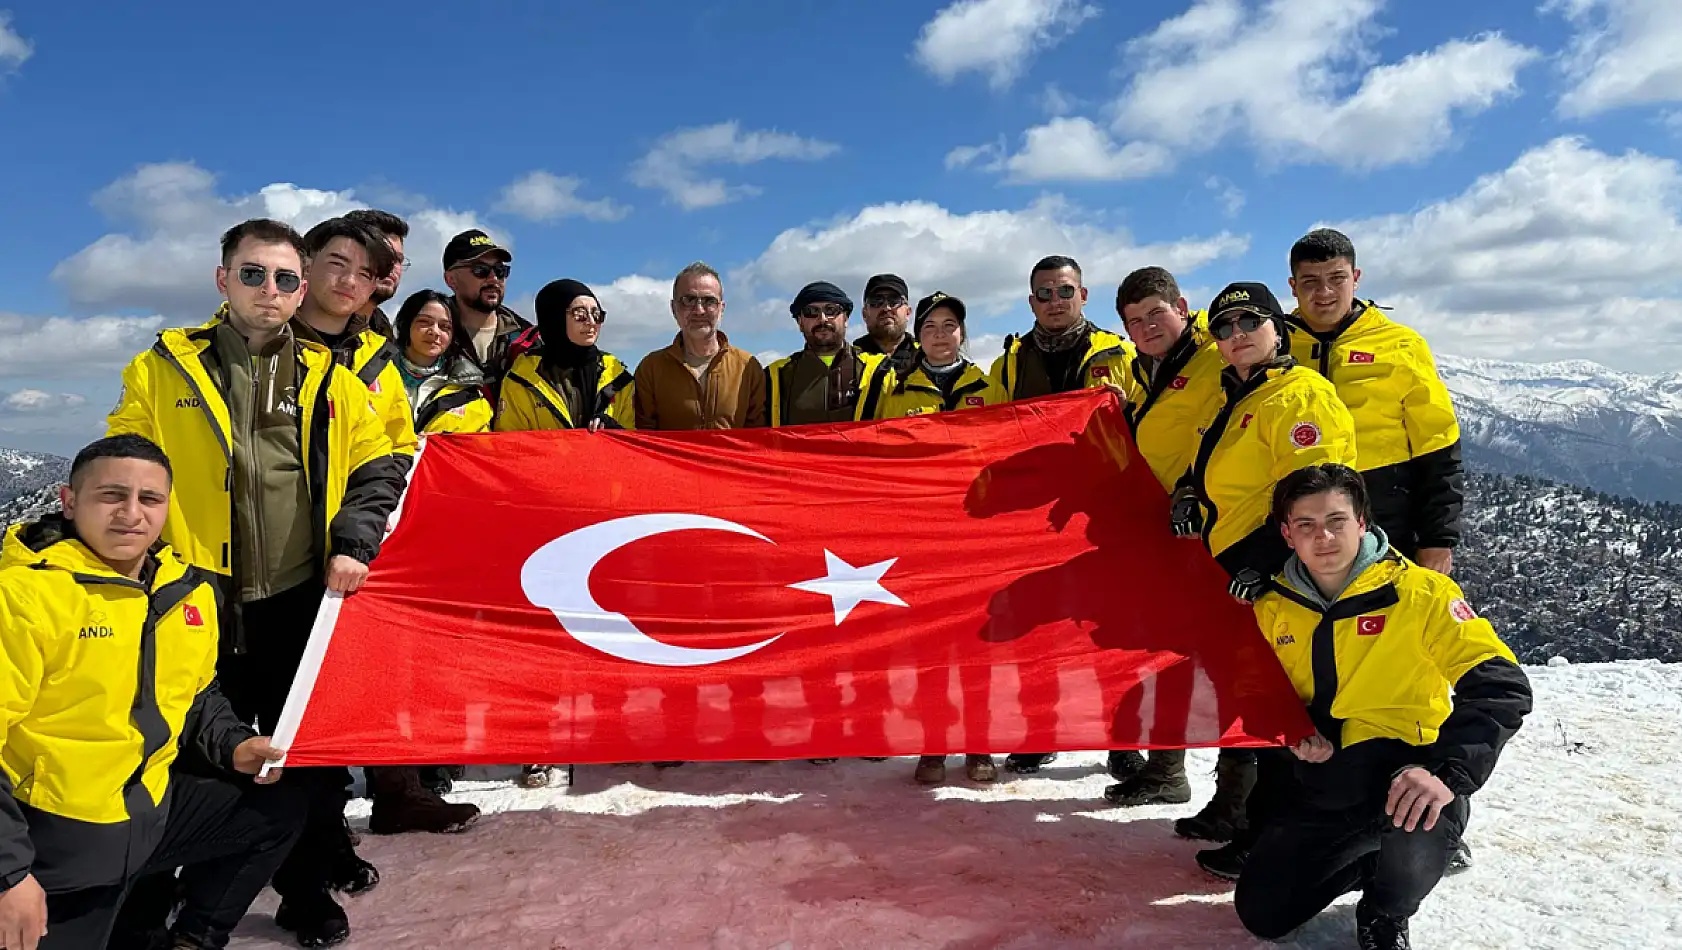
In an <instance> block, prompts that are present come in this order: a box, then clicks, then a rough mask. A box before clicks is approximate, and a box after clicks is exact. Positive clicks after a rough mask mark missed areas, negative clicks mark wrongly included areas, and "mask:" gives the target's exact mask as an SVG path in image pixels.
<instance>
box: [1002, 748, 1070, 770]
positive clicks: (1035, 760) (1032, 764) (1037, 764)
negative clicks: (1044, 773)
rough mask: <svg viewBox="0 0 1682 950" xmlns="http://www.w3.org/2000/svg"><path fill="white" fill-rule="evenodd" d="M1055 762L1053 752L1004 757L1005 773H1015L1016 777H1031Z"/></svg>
mask: <svg viewBox="0 0 1682 950" xmlns="http://www.w3.org/2000/svg"><path fill="white" fill-rule="evenodd" d="M1055 761H1057V753H1055V752H1012V753H1011V754H1009V755H1007V756H1005V771H1006V772H1015V773H1016V774H1017V775H1033V774H1034V773H1035V772H1038V771H1039V770H1040V769H1041V768H1043V767H1045V766H1047V765H1050V764H1051V763H1053V762H1055Z"/></svg>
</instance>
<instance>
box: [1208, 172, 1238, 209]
mask: <svg viewBox="0 0 1682 950" xmlns="http://www.w3.org/2000/svg"><path fill="white" fill-rule="evenodd" d="M1203 187H1205V188H1207V189H1209V190H1210V191H1212V192H1214V194H1215V200H1216V201H1218V202H1220V204H1221V211H1222V212H1224V213H1225V214H1226V216H1227V217H1229V218H1235V217H1237V216H1238V212H1240V211H1243V210H1244V202H1245V200H1246V199H1245V196H1244V189H1242V188H1239V187H1238V186H1237V185H1235V184H1233V183H1232V182H1230V181H1227V180H1226V179H1225V178H1222V177H1221V176H1219V175H1211V176H1209V178H1208V179H1207V180H1205V181H1204V182H1203Z"/></svg>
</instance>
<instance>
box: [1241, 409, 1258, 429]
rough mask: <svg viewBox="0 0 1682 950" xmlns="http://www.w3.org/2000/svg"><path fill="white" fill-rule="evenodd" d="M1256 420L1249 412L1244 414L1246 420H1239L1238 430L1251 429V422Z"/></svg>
mask: <svg viewBox="0 0 1682 950" xmlns="http://www.w3.org/2000/svg"><path fill="white" fill-rule="evenodd" d="M1254 418H1255V416H1253V415H1251V414H1250V413H1248V412H1246V413H1244V418H1242V419H1240V420H1238V428H1240V429H1248V428H1249V427H1250V420H1251V419H1254Z"/></svg>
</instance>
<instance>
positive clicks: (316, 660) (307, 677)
mask: <svg viewBox="0 0 1682 950" xmlns="http://www.w3.org/2000/svg"><path fill="white" fill-rule="evenodd" d="M425 451H426V437H425V436H421V438H420V444H419V445H418V446H417V447H416V448H415V458H414V461H413V462H412V463H411V464H410V465H409V472H408V474H407V475H406V476H404V479H403V494H401V495H399V496H398V497H397V507H395V508H393V509H392V510H391V517H389V518H387V519H386V525H385V533H386V537H387V538H389V537H391V533H392V532H393V531H396V530H397V522H398V521H400V520H402V517H403V505H404V504H405V503H406V502H407V501H408V500H409V486H410V485H412V484H414V480H415V471H416V470H417V469H419V468H420V462H421V454H422V453H424V452H425ZM344 602H345V595H344V594H341V593H339V592H338V591H332V590H330V591H328V592H327V594H326V596H324V597H322V598H321V609H320V610H318V611H316V615H315V624H314V625H313V626H311V627H310V639H309V643H307V644H305V646H304V655H303V658H302V659H300V660H299V661H298V673H297V675H296V676H294V677H293V678H292V688H291V689H290V690H288V691H287V693H286V705H285V706H283V707H282V708H281V710H280V720H279V721H278V722H276V723H275V727H274V732H273V734H272V735H271V736H270V740H271V741H272V742H273V743H274V744H275V746H276V747H277V748H281V749H288V748H291V746H292V740H293V739H295V738H297V735H298V726H299V725H301V724H302V723H303V721H304V712H305V711H306V710H307V709H308V708H309V703H310V697H311V696H313V695H315V680H316V677H317V676H319V675H320V674H321V661H322V660H323V659H325V658H326V657H327V648H328V647H329V646H331V645H332V642H333V631H334V630H335V629H336V628H337V627H338V625H339V608H341V607H342V606H344ZM285 765H286V758H285V757H284V756H283V757H281V759H280V760H279V761H276V762H265V763H263V768H262V771H260V772H258V773H257V774H258V776H259V777H266V776H267V775H268V774H269V772H270V771H272V770H274V769H278V768H284V767H285Z"/></svg>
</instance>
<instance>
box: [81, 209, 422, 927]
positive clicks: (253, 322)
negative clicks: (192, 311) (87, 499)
mask: <svg viewBox="0 0 1682 950" xmlns="http://www.w3.org/2000/svg"><path fill="white" fill-rule="evenodd" d="M380 246H381V247H382V248H383V247H384V245H383V244H381V245H380ZM305 256H306V255H305V250H304V241H303V238H302V237H300V236H299V235H298V232H296V231H294V230H293V229H292V228H291V227H289V226H287V225H285V224H282V223H280V222H278V221H271V220H267V219H254V220H251V221H246V222H244V223H241V224H238V225H235V226H234V227H232V228H230V229H229V230H228V231H227V233H225V234H224V235H223V236H222V263H221V265H220V266H218V267H217V268H216V286H217V288H218V289H219V290H221V291H222V293H223V294H224V296H225V297H226V298H227V304H226V307H225V310H224V316H222V317H221V318H220V319H218V320H215V321H213V322H211V323H210V324H207V325H205V326H201V327H195V328H191V329H169V330H164V331H162V332H161V333H160V334H159V335H158V342H157V344H156V345H154V346H153V347H152V348H151V349H150V350H148V351H147V352H144V353H142V354H140V355H139V356H137V357H135V358H134V360H133V361H132V362H130V363H129V365H128V367H127V368H126V369H125V370H124V371H123V393H122V396H121V397H120V399H119V400H118V404H117V407H116V408H115V409H114V410H113V411H112V412H111V415H110V417H109V418H108V420H107V428H108V434H111V435H120V434H125V433H133V434H136V435H142V436H145V437H146V438H149V439H151V440H152V441H153V442H156V443H157V444H158V445H159V446H161V447H162V448H163V450H164V451H165V452H167V453H169V456H170V457H171V458H172V459H174V460H175V462H176V464H177V472H176V485H175V489H176V490H175V491H174V492H173V494H172V495H171V499H170V508H169V518H168V520H167V521H166V522H165V524H164V532H163V535H164V538H165V539H166V540H167V541H168V542H169V544H170V546H171V547H173V548H174V549H175V550H176V551H177V552H178V554H179V556H180V557H181V558H182V559H183V560H185V561H187V562H188V563H190V564H193V565H195V566H197V567H200V568H203V569H204V570H207V571H210V572H212V573H213V574H214V575H216V579H217V581H218V583H219V585H220V586H222V588H223V590H224V591H225V593H226V597H225V602H226V604H227V607H226V608H225V613H226V614H227V616H226V617H225V618H224V622H223V630H222V638H221V649H222V654H223V656H222V664H221V674H222V683H223V689H224V692H225V693H226V695H227V697H228V700H229V702H231V703H232V704H233V707H234V710H235V711H236V712H237V713H239V715H240V717H241V718H242V719H245V720H246V721H247V722H255V723H257V725H258V727H259V728H261V729H264V730H268V729H272V728H273V726H274V724H275V723H276V722H277V721H278V719H279V717H280V710H281V708H282V707H283V706H284V705H285V702H286V695H287V692H288V691H289V690H290V689H291V685H292V680H293V677H294V676H295V674H296V672H297V669H298V665H299V663H300V662H301V660H302V658H303V653H304V647H305V645H306V644H307V643H308V641H309V634H310V629H311V627H312V626H313V625H314V623H315V617H316V613H317V611H318V609H319V607H320V604H321V600H322V596H323V594H324V593H325V591H327V590H332V591H336V592H338V593H341V594H350V593H353V592H354V591H356V590H357V589H358V588H360V587H361V586H362V583H363V581H364V580H365V579H366V578H367V576H368V565H369V563H371V562H372V561H373V559H374V557H375V556H376V555H377V554H378V553H379V550H380V543H381V541H382V540H383V539H384V537H385V526H386V520H387V518H388V517H389V515H390V514H391V511H392V509H393V508H394V507H396V505H397V500H398V498H399V497H400V496H401V494H402V491H403V484H404V473H405V466H404V464H403V463H401V462H400V461H398V460H397V459H396V458H394V457H393V456H392V445H391V440H390V439H389V438H388V437H387V436H386V433H385V429H384V427H383V426H382V424H381V420H380V418H379V417H378V416H377V415H376V414H375V413H374V410H373V408H372V406H370V404H369V399H368V388H367V386H366V385H365V384H364V383H362V382H361V381H360V380H358V379H357V378H356V377H355V376H354V375H353V374H352V373H351V372H350V371H349V370H348V369H345V368H344V367H342V366H339V365H337V364H335V363H334V362H333V355H332V353H331V352H329V351H328V350H327V348H326V347H324V346H322V345H321V344H319V343H315V342H313V341H310V340H304V339H300V338H299V336H298V335H297V334H295V333H294V332H293V328H294V324H293V323H292V317H293V315H294V314H295V313H296V311H297V309H298V306H299V304H300V303H301V301H302V299H303V297H304V295H305V293H306V291H307V289H308V288H307V286H306V284H305V281H304V278H303V273H304V259H305ZM288 781H290V782H293V783H297V784H300V785H302V786H303V787H304V793H305V794H307V795H308V796H309V797H310V799H311V800H310V818H309V820H308V821H307V822H306V825H305V830H304V832H303V834H302V836H301V837H300V838H299V841H298V844H297V845H296V846H295V847H294V848H293V849H292V853H291V855H289V856H288V859H287V861H286V863H285V864H284V865H283V866H282V868H281V869H280V871H279V872H277V873H276V875H275V881H274V883H275V888H276V890H278V891H279V892H280V894H281V896H282V900H281V905H280V909H279V911H278V912H277V914H276V916H275V920H276V922H277V923H278V924H280V926H282V927H283V928H285V929H288V930H292V931H294V932H295V933H296V934H297V935H298V939H299V941H300V942H301V943H303V944H304V945H306V946H328V945H331V944H334V943H338V942H340V941H342V940H344V939H345V937H346V935H347V934H348V933H349V924H348V922H347V921H346V919H345V915H344V911H343V910H342V909H341V908H340V907H339V906H338V905H337V904H336V903H335V902H334V900H333V898H332V896H331V890H332V889H333V888H339V889H343V890H348V891H351V892H353V893H354V892H355V891H358V890H366V889H367V888H369V887H372V886H373V885H374V883H375V882H377V881H378V872H377V871H375V870H374V868H373V866H372V865H369V864H367V862H365V861H362V860H361V859H360V858H358V857H357V856H356V853H355V852H354V851H353V850H351V849H350V847H349V843H350V839H349V836H348V834H347V832H346V829H345V825H344V805H345V794H344V789H345V786H346V785H347V784H348V775H347V773H346V770H344V769H342V768H338V769H333V768H323V769H294V770H292V771H291V772H289V773H288Z"/></svg>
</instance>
